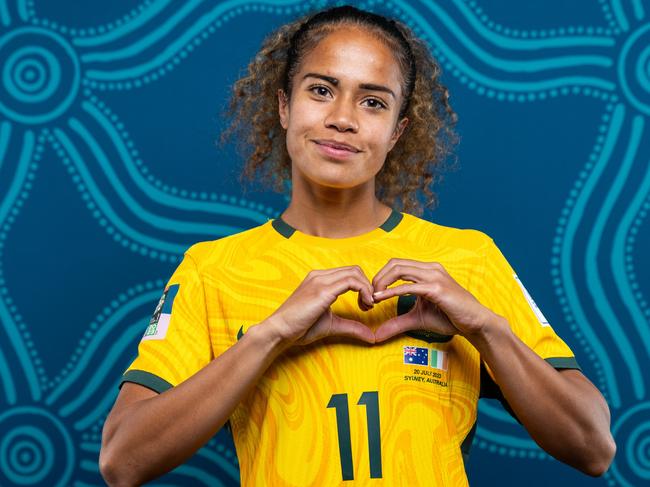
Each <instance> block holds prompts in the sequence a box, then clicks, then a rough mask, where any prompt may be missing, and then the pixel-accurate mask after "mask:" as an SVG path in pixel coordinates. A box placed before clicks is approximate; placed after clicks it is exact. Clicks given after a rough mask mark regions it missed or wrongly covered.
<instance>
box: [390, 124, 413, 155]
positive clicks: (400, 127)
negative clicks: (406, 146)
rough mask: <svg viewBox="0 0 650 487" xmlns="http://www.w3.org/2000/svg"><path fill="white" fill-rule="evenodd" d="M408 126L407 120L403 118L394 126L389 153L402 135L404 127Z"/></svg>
mask: <svg viewBox="0 0 650 487" xmlns="http://www.w3.org/2000/svg"><path fill="white" fill-rule="evenodd" d="M408 124H409V119H408V118H406V117H404V118H403V119H402V120H400V121H399V123H398V124H397V125H396V126H395V130H394V131H393V135H391V137H390V146H389V148H388V150H389V151H391V150H393V147H395V144H397V141H398V140H399V138H400V137H401V136H402V134H403V133H404V129H406V126H407V125H408Z"/></svg>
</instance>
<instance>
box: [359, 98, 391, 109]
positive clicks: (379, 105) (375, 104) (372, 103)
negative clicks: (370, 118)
mask: <svg viewBox="0 0 650 487" xmlns="http://www.w3.org/2000/svg"><path fill="white" fill-rule="evenodd" d="M363 102H364V103H366V102H368V105H367V106H368V107H370V108H374V109H376V110H385V109H386V108H388V107H387V106H386V104H385V103H384V102H382V101H380V100H378V99H377V98H366V99H365V100H363Z"/></svg>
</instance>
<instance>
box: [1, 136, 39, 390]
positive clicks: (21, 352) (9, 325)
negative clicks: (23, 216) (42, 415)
mask: <svg viewBox="0 0 650 487" xmlns="http://www.w3.org/2000/svg"><path fill="white" fill-rule="evenodd" d="M22 141H23V143H22V149H21V153H20V158H19V160H18V167H17V169H16V174H15V176H14V179H13V181H14V184H13V185H12V186H11V189H10V190H9V192H8V193H7V194H6V195H5V197H4V199H3V201H2V205H0V224H2V223H4V221H5V220H6V218H7V215H8V214H9V211H10V208H11V207H12V205H13V204H14V202H15V201H16V199H17V198H18V193H19V192H20V189H21V188H22V187H23V185H24V184H25V180H26V176H27V172H28V168H29V164H30V160H31V157H32V154H33V151H34V142H35V137H34V133H33V132H32V131H26V132H25V133H24V135H23V140H22ZM0 318H2V323H3V326H4V328H5V332H6V333H7V335H8V336H9V340H10V342H11V344H12V345H13V348H14V350H15V353H16V354H17V356H18V360H19V361H20V367H21V368H22V369H23V371H24V373H25V376H26V377H25V378H26V380H27V385H28V387H29V390H30V394H31V397H32V398H33V400H35V401H38V400H39V399H40V398H41V389H40V387H39V383H38V378H37V375H36V371H35V370H34V366H33V364H32V361H31V360H30V358H29V353H28V352H27V349H26V347H25V345H24V343H23V340H22V338H21V335H20V333H19V331H18V328H17V327H16V323H15V322H14V320H13V319H12V317H11V314H10V313H9V311H8V310H7V307H6V305H5V302H4V300H3V299H2V298H0ZM9 370H11V369H9ZM3 375H4V374H3ZM12 389H13V388H12Z"/></svg>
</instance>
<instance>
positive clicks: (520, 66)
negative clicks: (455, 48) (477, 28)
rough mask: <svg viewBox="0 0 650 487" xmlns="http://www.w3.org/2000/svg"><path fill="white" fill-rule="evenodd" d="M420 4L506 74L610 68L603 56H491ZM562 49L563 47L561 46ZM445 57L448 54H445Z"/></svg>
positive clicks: (431, 5) (436, 9)
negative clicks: (532, 57)
mask: <svg viewBox="0 0 650 487" xmlns="http://www.w3.org/2000/svg"><path fill="white" fill-rule="evenodd" d="M421 3H422V4H423V5H424V6H425V7H426V8H427V9H428V10H429V11H431V12H432V13H433V14H434V15H435V16H436V17H438V18H439V19H440V23H441V24H442V25H444V26H445V27H446V28H447V29H449V30H450V31H451V33H452V34H453V37H454V39H455V40H457V41H460V43H461V44H462V45H463V47H465V48H466V49H468V50H469V51H471V52H472V54H473V55H474V56H475V57H476V58H477V59H480V60H481V61H482V62H483V63H485V64H488V65H490V66H493V67H496V68H498V69H501V70H503V71H506V72H526V73H534V72H537V71H546V70H550V69H557V68H566V67H573V66H589V65H593V66H601V67H606V68H608V67H610V66H612V60H611V59H609V58H608V57H605V56H562V57H554V58H548V59H527V60H525V61H508V60H505V59H499V58H497V57H496V56H492V55H491V54H490V53H489V52H487V51H485V50H484V49H481V48H480V47H479V46H478V45H477V44H476V43H475V42H473V41H472V40H470V39H469V37H468V36H467V35H465V33H464V32H463V31H462V30H461V29H460V28H459V27H458V24H456V23H455V22H454V21H453V19H452V18H451V17H450V16H449V15H448V14H447V13H446V12H445V11H444V10H443V9H442V8H441V7H440V6H439V5H438V4H437V3H435V2H427V1H422V0H421ZM562 47H564V46H562ZM446 54H447V56H449V53H448V52H446Z"/></svg>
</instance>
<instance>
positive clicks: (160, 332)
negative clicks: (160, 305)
mask: <svg viewBox="0 0 650 487" xmlns="http://www.w3.org/2000/svg"><path fill="white" fill-rule="evenodd" d="M171 317H172V315H170V314H167V313H160V316H159V317H158V321H157V322H156V323H151V324H150V325H149V326H148V327H147V329H146V331H145V332H144V335H142V340H141V341H145V340H164V339H165V336H167V328H169V320H170V318H171Z"/></svg>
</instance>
